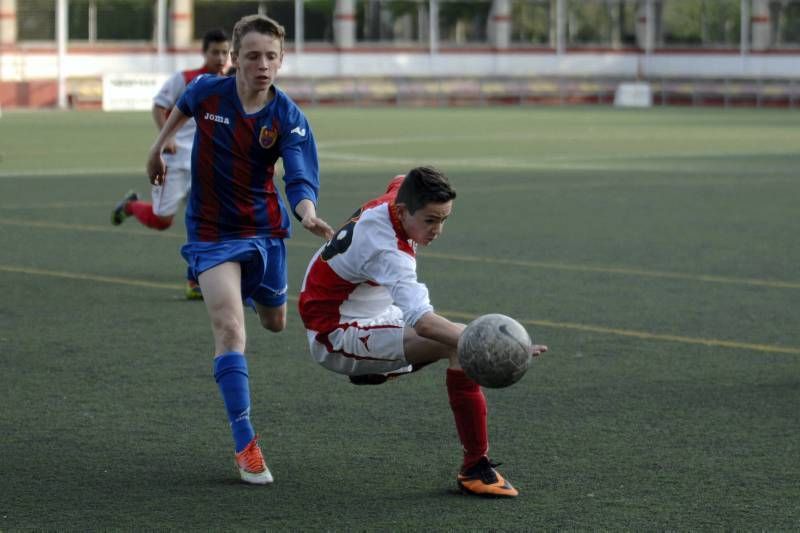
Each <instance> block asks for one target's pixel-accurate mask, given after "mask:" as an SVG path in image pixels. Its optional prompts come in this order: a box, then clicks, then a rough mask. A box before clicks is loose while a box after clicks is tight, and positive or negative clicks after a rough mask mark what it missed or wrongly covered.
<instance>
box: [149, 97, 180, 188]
mask: <svg viewBox="0 0 800 533" xmlns="http://www.w3.org/2000/svg"><path fill="white" fill-rule="evenodd" d="M190 118H191V117H189V116H187V115H184V114H183V112H182V111H181V110H180V109H178V108H177V107H176V108H175V109H173V111H172V113H170V115H169V118H168V119H167V121H166V122H165V123H164V127H163V128H161V131H160V132H159V134H158V137H156V140H155V142H154V143H153V146H151V147H150V152H149V153H148V155H147V177H149V178H150V183H152V184H153V185H161V184H162V183H164V173H165V172H166V167H165V165H164V159H163V158H162V157H161V152H162V151H163V150H164V146H165V145H166V143H167V141H168V140H169V139H171V138H172V137H174V135H175V132H177V131H178V130H179V129H180V128H181V126H183V125H184V124H186V121H187V120H189V119H190Z"/></svg>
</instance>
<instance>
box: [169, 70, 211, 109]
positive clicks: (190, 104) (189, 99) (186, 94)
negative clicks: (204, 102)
mask: <svg viewBox="0 0 800 533" xmlns="http://www.w3.org/2000/svg"><path fill="white" fill-rule="evenodd" d="M206 77H207V75H206V74H202V75H200V76H198V77H196V78H195V79H193V80H192V81H191V82H190V83H189V85H187V86H186V90H185V91H183V94H182V95H181V97H180V98H179V99H178V103H177V104H175V107H177V108H178V109H180V111H181V113H183V114H184V115H186V116H187V117H193V116H194V113H195V110H196V109H197V104H198V101H199V97H200V92H201V88H202V86H203V80H204V78H206Z"/></svg>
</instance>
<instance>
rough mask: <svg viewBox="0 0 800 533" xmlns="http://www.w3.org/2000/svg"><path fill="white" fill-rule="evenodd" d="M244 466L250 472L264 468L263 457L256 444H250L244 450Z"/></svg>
mask: <svg viewBox="0 0 800 533" xmlns="http://www.w3.org/2000/svg"><path fill="white" fill-rule="evenodd" d="M243 457H244V463H245V468H246V469H247V470H249V471H251V472H260V471H262V470H264V458H263V457H262V455H261V453H259V449H258V445H257V444H256V443H253V444H251V445H250V446H249V447H248V449H247V450H245V452H244V455H243Z"/></svg>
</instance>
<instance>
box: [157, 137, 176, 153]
mask: <svg viewBox="0 0 800 533" xmlns="http://www.w3.org/2000/svg"><path fill="white" fill-rule="evenodd" d="M177 151H178V146H177V145H176V144H175V139H170V140H168V141H167V142H166V144H164V148H163V149H162V150H161V152H162V153H165V154H174V153H176V152H177Z"/></svg>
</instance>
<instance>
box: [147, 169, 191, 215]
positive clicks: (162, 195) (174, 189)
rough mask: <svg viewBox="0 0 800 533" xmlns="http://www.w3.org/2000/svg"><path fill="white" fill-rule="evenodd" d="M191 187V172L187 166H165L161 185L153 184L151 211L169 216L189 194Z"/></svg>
mask: <svg viewBox="0 0 800 533" xmlns="http://www.w3.org/2000/svg"><path fill="white" fill-rule="evenodd" d="M191 188H192V173H191V171H190V170H189V169H188V168H172V167H167V172H166V174H165V175H164V183H163V185H153V189H152V191H150V197H151V198H152V199H153V213H155V214H156V215H158V216H160V217H170V216H172V215H174V214H175V213H177V212H178V206H179V205H180V204H181V202H183V201H184V200H185V199H186V197H187V196H188V195H189V190H190V189H191Z"/></svg>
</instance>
